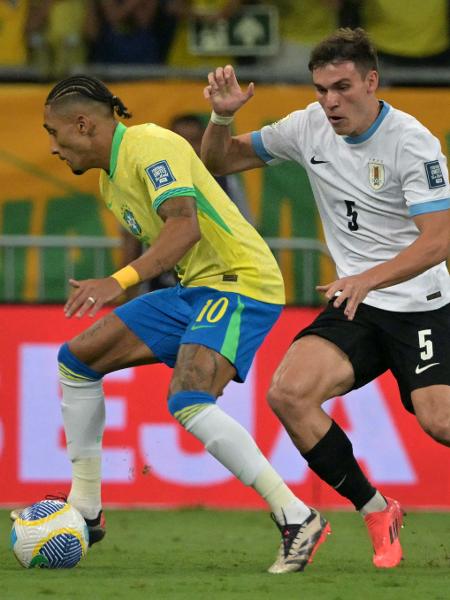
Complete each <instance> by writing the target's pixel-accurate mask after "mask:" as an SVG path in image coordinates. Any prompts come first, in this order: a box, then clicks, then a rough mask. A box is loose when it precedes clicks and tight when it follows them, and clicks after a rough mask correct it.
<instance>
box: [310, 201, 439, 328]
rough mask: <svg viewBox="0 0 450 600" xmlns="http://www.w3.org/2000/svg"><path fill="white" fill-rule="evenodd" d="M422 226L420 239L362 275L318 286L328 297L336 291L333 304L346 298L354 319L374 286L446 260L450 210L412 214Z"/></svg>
mask: <svg viewBox="0 0 450 600" xmlns="http://www.w3.org/2000/svg"><path fill="white" fill-rule="evenodd" d="M413 220H414V223H415V224H416V226H417V228H418V230H419V232H420V233H419V236H418V237H417V239H416V240H415V241H414V242H413V243H412V244H411V245H410V246H408V247H407V248H405V249H404V250H402V251H401V252H399V253H398V254H397V256H395V257H394V258H392V259H391V260H388V261H386V262H384V263H382V264H380V265H377V266H376V267H372V268H371V269H368V270H367V271H364V272H363V273H360V274H359V275H354V276H352V277H344V278H342V279H338V280H337V281H334V282H332V283H331V284H328V285H325V286H317V289H318V290H319V291H322V292H325V296H326V297H327V298H329V299H331V298H333V297H334V296H336V295H337V294H339V295H338V297H337V298H336V300H335V302H334V306H336V307H338V306H340V305H341V304H342V303H343V302H344V301H347V305H346V308H345V310H344V312H345V314H346V315H347V317H348V318H349V319H353V317H354V315H355V313H356V309H357V307H358V305H359V304H360V303H361V302H362V301H363V300H364V298H365V297H366V296H367V294H368V293H369V292H370V291H371V290H377V289H382V288H386V287H390V286H391V285H396V284H397V283H401V282H402V281H407V280H408V279H412V278H413V277H416V275H420V273H423V272H424V271H426V270H427V269H430V268H431V267H434V266H435V265H437V264H439V263H441V262H443V261H444V260H447V258H448V256H449V253H450V210H449V209H447V210H442V211H437V212H431V213H427V214H423V215H416V216H415V217H413Z"/></svg>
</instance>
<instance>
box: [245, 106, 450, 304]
mask: <svg viewBox="0 0 450 600" xmlns="http://www.w3.org/2000/svg"><path fill="white" fill-rule="evenodd" d="M252 144H253V148H254V150H255V151H256V153H257V154H258V156H259V157H260V158H262V159H263V160H264V161H265V162H266V163H268V164H277V163H279V162H281V161H286V160H291V161H296V162H298V163H300V164H301V165H302V166H303V167H304V168H305V169H306V172H307V173H308V177H309V180H310V183H311V187H312V190H313V192H314V196H315V199H316V203H317V206H318V209H319V212H320V216H321V218H322V223H323V227H324V232H325V239H326V242H327V245H328V248H329V250H330V253H331V255H332V257H333V260H334V262H335V263H336V269H337V273H338V277H339V278H341V277H347V276H349V275H356V274H358V273H361V272H362V271H365V270H367V269H370V268H371V267H374V266H376V265H378V264H380V263H383V262H385V261H387V260H389V259H392V258H394V257H395V256H396V255H397V254H398V253H399V252H401V251H402V250H403V249H405V248H406V247H407V246H409V245H410V244H412V242H414V240H415V239H416V238H417V237H418V235H419V230H418V229H417V227H416V225H415V223H414V221H413V219H412V217H414V216H416V215H420V214H425V213H429V212H434V211H441V210H445V209H448V208H449V207H450V189H449V183H448V171H447V161H446V158H445V156H444V155H443V154H442V151H441V147H440V143H439V140H438V139H437V138H435V137H434V136H433V135H432V134H431V133H430V131H428V129H426V128H425V127H424V126H423V125H422V124H421V123H419V122H418V121H417V120H416V119H415V118H414V117H412V116H411V115H408V114H406V113H404V112H402V111H400V110H397V109H395V108H393V107H391V106H390V105H389V104H387V103H386V102H383V103H382V108H381V111H380V114H379V115H378V117H377V119H376V121H375V122H374V123H373V124H372V126H371V127H370V128H369V129H368V130H367V131H366V132H364V133H363V134H361V135H359V136H355V137H345V136H340V135H337V134H336V133H335V132H334V130H333V128H332V127H331V125H330V124H329V122H328V120H327V118H326V115H325V112H324V111H323V109H322V107H321V106H320V104H319V103H318V102H314V103H313V104H310V105H309V106H307V108H306V109H305V110H298V111H295V112H293V113H291V114H290V115H288V116H287V117H284V118H283V119H281V120H280V121H277V122H276V123H273V124H272V125H268V126H265V127H263V128H262V129H261V130H260V131H255V132H253V133H252ZM298 218H299V219H301V218H302V217H301V215H298ZM364 302H365V303H367V304H370V305H371V306H376V307H378V308H382V309H385V310H391V311H400V312H414V311H424V310H434V309H437V308H440V307H441V306H443V305H445V304H448V303H449V302H450V276H449V273H448V270H447V266H446V264H445V262H443V263H441V264H439V265H436V266H434V267H432V268H431V269H428V270H427V271H425V272H424V273H421V274H420V275H417V276H416V277H414V278H412V279H410V280H408V281H404V282H402V283H399V284H397V285H393V286H390V287H388V288H384V289H380V290H374V291H371V292H370V293H369V294H368V295H367V297H366V299H365V300H364Z"/></svg>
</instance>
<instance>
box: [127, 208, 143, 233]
mask: <svg viewBox="0 0 450 600" xmlns="http://www.w3.org/2000/svg"><path fill="white" fill-rule="evenodd" d="M122 216H123V220H124V221H125V223H126V224H127V225H128V228H129V230H130V231H131V233H132V234H133V235H137V236H139V235H141V233H142V228H141V226H140V225H139V223H138V222H137V221H136V217H135V216H134V215H133V213H132V212H131V210H130V209H129V208H127V207H126V206H124V207H123V208H122Z"/></svg>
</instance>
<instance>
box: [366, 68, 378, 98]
mask: <svg viewBox="0 0 450 600" xmlns="http://www.w3.org/2000/svg"><path fill="white" fill-rule="evenodd" d="M366 81H367V91H368V92H372V93H373V92H375V90H376V89H377V88H378V84H379V75H378V71H375V70H374V69H372V70H371V71H369V72H368V73H367V76H366Z"/></svg>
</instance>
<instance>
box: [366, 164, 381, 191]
mask: <svg viewBox="0 0 450 600" xmlns="http://www.w3.org/2000/svg"><path fill="white" fill-rule="evenodd" d="M369 183H370V187H371V188H372V189H373V190H375V191H378V190H381V188H382V187H383V185H384V165H383V163H380V162H376V161H370V162H369Z"/></svg>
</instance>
